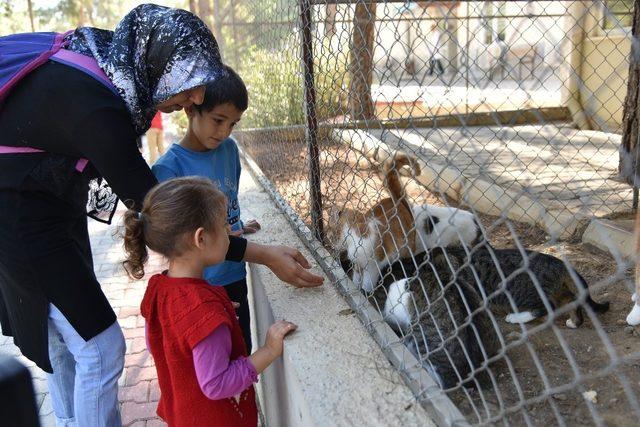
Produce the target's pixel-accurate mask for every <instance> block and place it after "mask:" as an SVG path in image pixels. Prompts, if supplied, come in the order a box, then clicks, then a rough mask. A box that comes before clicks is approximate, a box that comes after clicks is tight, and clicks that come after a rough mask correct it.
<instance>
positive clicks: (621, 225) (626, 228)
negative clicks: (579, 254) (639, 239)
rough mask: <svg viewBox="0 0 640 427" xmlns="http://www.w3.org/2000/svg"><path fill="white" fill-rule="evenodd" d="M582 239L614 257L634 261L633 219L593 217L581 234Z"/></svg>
mask: <svg viewBox="0 0 640 427" xmlns="http://www.w3.org/2000/svg"><path fill="white" fill-rule="evenodd" d="M582 241H583V242H585V243H590V244H592V245H594V246H596V247H597V248H600V249H602V250H603V251H608V252H610V253H611V255H613V257H614V258H616V259H619V258H621V257H622V258H625V259H627V260H628V261H635V258H636V255H637V254H636V252H635V240H634V238H633V220H626V221H612V220H607V219H594V220H593V221H591V222H590V223H589V226H588V227H587V229H586V230H585V232H584V234H583V235H582Z"/></svg>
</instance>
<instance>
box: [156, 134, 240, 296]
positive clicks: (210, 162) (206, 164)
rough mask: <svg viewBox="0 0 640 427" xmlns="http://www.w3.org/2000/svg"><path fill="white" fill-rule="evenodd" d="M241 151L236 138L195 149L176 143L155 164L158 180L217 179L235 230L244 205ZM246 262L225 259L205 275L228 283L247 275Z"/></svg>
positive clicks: (224, 283)
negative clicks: (240, 199) (240, 187)
mask: <svg viewBox="0 0 640 427" xmlns="http://www.w3.org/2000/svg"><path fill="white" fill-rule="evenodd" d="M241 169H242V168H241V166H240V155H239V154H238V147H237V146H236V143H235V141H234V140H233V139H231V138H227V139H225V140H224V141H222V143H221V144H220V146H219V147H218V148H216V149H215V150H209V151H193V150H189V149H187V148H184V147H182V146H180V145H178V144H173V145H172V146H171V148H169V150H167V152H166V153H165V154H164V155H163V156H162V157H160V159H158V161H157V162H156V163H155V164H154V165H153V167H152V168H151V170H152V171H153V173H154V175H155V176H156V178H158V181H166V180H168V179H171V178H178V177H182V176H194V175H195V176H202V177H206V178H209V179H211V180H212V181H213V182H215V183H216V185H217V186H218V188H219V189H220V191H222V192H223V193H224V195H225V196H227V200H228V205H227V221H228V223H229V224H230V225H231V229H232V230H234V231H235V230H240V229H241V228H242V221H240V205H239V204H238V185H239V182H240V171H241ZM246 274H247V273H246V269H245V264H244V262H233V261H225V262H223V263H222V264H218V265H215V266H211V267H207V268H206V269H205V271H204V278H205V279H206V280H207V281H208V282H209V283H210V284H212V285H223V286H224V285H228V284H230V283H233V282H236V281H238V280H242V279H244V278H245V277H246Z"/></svg>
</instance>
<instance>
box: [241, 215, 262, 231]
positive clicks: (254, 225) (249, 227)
mask: <svg viewBox="0 0 640 427" xmlns="http://www.w3.org/2000/svg"><path fill="white" fill-rule="evenodd" d="M243 225H244V227H242V231H244V234H253V233H255V232H256V231H258V230H260V229H261V228H262V227H261V226H260V224H259V223H258V221H256V220H255V219H252V220H250V221H247V222H245V223H244V224H243Z"/></svg>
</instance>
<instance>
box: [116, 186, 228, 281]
mask: <svg viewBox="0 0 640 427" xmlns="http://www.w3.org/2000/svg"><path fill="white" fill-rule="evenodd" d="M226 222H227V201H226V198H225V196H224V194H222V192H220V190H218V189H217V188H216V186H215V185H214V184H213V183H212V182H211V181H210V180H208V179H205V178H198V177H184V178H175V179H171V180H169V181H165V182H163V183H161V184H158V185H157V186H155V187H153V189H151V191H149V193H148V194H147V196H146V197H145V198H144V202H143V204H142V210H141V211H140V213H138V212H136V211H134V210H131V209H129V210H127V212H126V213H125V214H124V236H123V237H124V250H125V252H126V253H127V259H126V260H125V261H124V262H123V265H124V268H125V269H126V270H127V274H129V276H130V277H133V278H135V279H141V278H142V277H143V276H144V264H145V262H146V261H147V259H148V257H149V254H148V252H147V247H148V248H149V249H151V250H153V251H155V252H158V253H159V254H161V255H164V256H165V257H167V258H172V257H175V256H179V255H181V254H182V253H184V251H185V250H187V249H189V246H190V242H189V237H190V235H191V234H192V233H193V232H195V231H196V230H197V229H198V228H200V227H202V228H204V229H205V230H207V231H212V230H217V229H219V230H221V231H220V232H224V233H226V229H224V225H225V224H226Z"/></svg>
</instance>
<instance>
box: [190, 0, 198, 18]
mask: <svg viewBox="0 0 640 427" xmlns="http://www.w3.org/2000/svg"><path fill="white" fill-rule="evenodd" d="M189 12H191V13H193V14H194V15H197V14H198V4H197V3H196V0H189Z"/></svg>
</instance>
